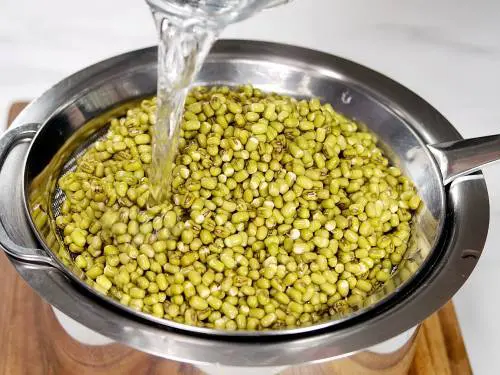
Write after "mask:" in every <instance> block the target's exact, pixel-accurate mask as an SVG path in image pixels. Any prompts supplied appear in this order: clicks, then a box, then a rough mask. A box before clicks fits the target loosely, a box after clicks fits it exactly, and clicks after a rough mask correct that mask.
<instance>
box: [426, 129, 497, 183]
mask: <svg viewBox="0 0 500 375" xmlns="http://www.w3.org/2000/svg"><path fill="white" fill-rule="evenodd" d="M428 147H429V150H431V152H432V154H433V155H434V158H435V159H436V161H437V162H438V165H439V168H440V169H441V174H442V175H443V183H444V184H445V185H447V184H449V183H450V182H451V181H453V180H454V179H456V178H457V177H460V176H463V175H466V174H470V173H472V172H475V171H478V170H479V169H481V167H484V166H485V165H487V164H491V163H493V162H495V161H498V160H500V135H490V136H487V137H479V138H472V139H464V140H460V141H452V142H444V143H440V144H436V145H430V146H428Z"/></svg>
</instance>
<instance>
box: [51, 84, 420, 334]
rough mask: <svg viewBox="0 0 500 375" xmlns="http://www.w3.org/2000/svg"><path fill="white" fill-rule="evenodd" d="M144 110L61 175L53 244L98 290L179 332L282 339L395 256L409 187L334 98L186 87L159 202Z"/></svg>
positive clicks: (334, 310) (371, 280) (149, 105)
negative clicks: (168, 180) (190, 329)
mask: <svg viewBox="0 0 500 375" xmlns="http://www.w3.org/2000/svg"><path fill="white" fill-rule="evenodd" d="M155 113H156V99H155V98H153V99H149V100H143V101H142V102H141V103H140V105H138V106H137V107H134V108H133V109H130V110H128V112H127V113H126V116H123V117H121V118H114V119H112V120H111V121H110V127H109V131H108V132H107V134H106V136H105V138H104V139H101V140H99V141H98V142H96V143H95V144H94V145H93V146H91V147H90V148H89V149H88V150H87V152H86V153H85V154H84V155H83V156H82V157H81V158H80V159H79V160H78V162H77V167H76V170H74V171H72V172H69V173H67V174H65V175H64V176H62V177H61V178H60V179H59V181H58V184H59V187H60V188H61V189H62V190H63V192H64V194H65V201H64V203H63V205H62V210H61V215H60V216H58V217H57V218H56V226H57V227H58V228H59V229H58V232H59V233H60V240H61V241H62V242H64V245H65V246H66V248H68V249H69V250H70V252H71V254H72V257H73V259H74V263H75V264H76V266H77V267H78V268H79V269H81V270H82V272H83V273H84V275H85V279H86V282H87V283H89V284H90V285H91V286H92V287H93V288H95V289H96V290H97V291H99V292H101V293H103V294H106V295H108V296H110V297H112V298H114V299H116V300H118V301H120V302H121V303H122V304H124V305H127V306H129V307H131V308H133V309H136V310H139V311H142V312H145V313H150V314H152V315H154V316H155V317H159V318H165V319H170V320H174V321H176V322H180V323H185V324H190V325H197V326H201V327H208V328H216V329H226V330H237V329H239V330H263V329H280V328H290V327H298V326H306V325H311V324H314V323H316V322H319V321H324V320H326V319H331V318H332V317H334V316H336V315H338V314H342V313H343V312H345V311H352V309H355V308H356V306H360V305H361V304H362V303H363V301H364V300H365V299H366V297H367V296H369V295H370V294H371V293H373V291H374V290H376V289H377V288H378V287H380V286H381V285H382V284H383V283H384V282H385V281H386V280H388V279H389V277H390V275H391V273H392V272H393V271H394V269H395V268H396V267H397V265H398V264H399V263H400V262H401V260H402V257H403V256H404V253H405V251H406V248H407V244H408V239H409V236H410V221H411V219H412V216H413V214H414V212H415V210H416V209H417V208H418V207H419V204H420V199H419V197H418V195H417V194H416V192H415V188H414V185H413V184H412V182H411V181H410V180H409V179H408V178H407V177H405V176H403V175H402V174H401V171H400V170H399V169H398V168H396V167H394V166H390V163H389V161H388V159H387V158H386V157H385V156H384V153H383V152H382V150H381V149H380V148H378V147H377V139H376V137H375V136H374V135H373V134H372V133H370V132H369V131H367V130H363V129H362V128H361V127H360V126H359V125H358V124H357V123H355V122H353V121H351V120H349V119H347V118H345V117H344V116H342V115H340V114H339V113H337V112H335V111H334V110H333V108H332V106H331V105H330V104H321V102H320V101H319V100H318V99H311V100H296V99H293V98H290V97H287V96H283V95H277V94H268V93H264V92H262V91H261V90H259V89H257V88H254V87H252V86H250V85H246V86H242V87H240V88H237V89H230V88H228V87H210V88H209V87H199V88H195V89H193V90H192V91H191V92H190V94H189V96H188V98H187V101H186V104H185V112H184V117H183V122H182V130H181V139H180V142H179V154H178V156H177V157H176V162H175V167H174V169H173V175H172V184H171V185H172V186H171V195H170V199H169V201H168V202H165V203H163V204H154V203H152V202H151V197H150V185H149V182H148V171H149V168H150V165H151V151H152V145H151V138H152V137H151V131H152V124H154V123H155Z"/></svg>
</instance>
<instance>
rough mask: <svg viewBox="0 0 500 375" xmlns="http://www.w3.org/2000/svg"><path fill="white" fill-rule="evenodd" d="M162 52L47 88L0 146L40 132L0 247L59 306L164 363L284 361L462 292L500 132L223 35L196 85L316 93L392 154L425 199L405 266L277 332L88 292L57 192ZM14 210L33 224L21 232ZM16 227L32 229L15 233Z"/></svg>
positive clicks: (325, 352) (382, 335)
mask: <svg viewBox="0 0 500 375" xmlns="http://www.w3.org/2000/svg"><path fill="white" fill-rule="evenodd" d="M156 57H157V56H156V50H155V49H154V48H152V49H145V50H139V51H134V52H132V53H129V54H125V55H121V56H118V57H115V58H113V59H110V60H107V61H105V62H102V63H99V64H97V65H94V66H92V67H89V68H87V69H85V70H83V71H82V72H79V73H77V74H76V75H74V76H72V77H70V78H68V79H67V80H65V81H63V82H61V83H60V84H58V85H56V86H54V87H53V88H52V89H51V90H49V91H48V92H47V93H45V94H43V95H42V96H41V97H40V98H39V99H38V100H37V101H35V102H34V103H33V104H32V105H31V106H29V107H28V108H27V109H26V110H25V111H24V112H23V113H22V114H21V115H20V116H19V117H18V119H17V120H16V122H15V124H14V128H13V129H12V130H11V131H9V132H7V133H6V134H5V135H4V136H3V137H2V138H1V139H0V157H1V158H2V159H5V158H6V157H7V155H8V153H9V151H10V150H11V149H12V145H13V144H16V143H17V142H18V141H19V140H20V139H26V138H32V141H31V143H30V147H29V150H28V151H27V156H26V158H25V161H24V164H23V166H22V176H21V177H22V181H20V184H21V186H22V191H21V193H20V196H21V198H20V199H13V200H12V202H9V201H6V202H3V203H5V205H4V207H12V208H11V210H12V212H13V214H12V218H9V217H8V216H5V215H3V216H2V215H1V213H0V218H1V224H2V225H0V245H1V246H2V247H3V248H4V249H5V250H6V252H7V254H8V255H9V256H10V257H11V259H13V262H14V263H15V266H16V269H17V270H18V272H19V273H21V274H22V275H23V277H24V278H25V279H26V280H27V281H28V283H29V284H30V285H31V286H32V287H33V288H34V289H35V290H36V291H37V292H38V293H39V294H40V295H42V296H43V297H44V298H46V299H47V300H48V301H49V302H50V303H51V304H53V305H55V306H56V307H57V308H58V309H59V310H61V311H62V312H64V313H65V314H66V315H68V316H70V317H72V318H73V319H75V320H77V321H79V322H81V323H83V324H84V325H86V326H88V327H89V328H91V329H93V330H95V331H98V332H99V333H101V334H103V335H105V336H108V337H110V338H112V339H114V340H116V341H121V342H124V343H126V344H128V345H130V346H133V347H136V348H138V349H140V350H143V351H147V352H150V353H153V354H156V355H160V356H163V357H167V358H174V359H179V360H183V361H188V362H193V361H195V362H211V363H214V362H215V363H221V364H226V365H236V366H255V365H269V366H271V365H288V364H294V363H299V362H307V361H313V360H320V359H325V358H331V357H335V356H340V355H344V354H347V353H350V352H353V351H356V350H359V349H362V348H364V347H368V346H371V345H373V344H376V343H378V342H381V341H383V340H385V339H388V338H390V337H393V336H395V335H396V334H399V333H401V332H403V331H405V330H407V329H409V328H411V327H413V326H414V325H416V324H417V323H418V322H419V321H421V320H422V319H424V318H425V317H426V316H427V315H429V314H430V313H432V312H433V311H435V310H436V309H437V308H439V307H440V306H441V305H442V304H444V303H445V302H447V300H448V299H449V298H450V297H451V296H452V295H453V294H454V293H455V292H456V291H457V290H458V289H459V288H460V287H461V286H462V285H463V283H464V282H465V280H466V278H467V277H468V275H469V274H470V273H471V272H472V269H473V268H474V266H475V264H476V262H477V260H478V258H479V256H480V254H481V251H482V248H483V245H484V241H485V238H486V232H487V229H488V196H487V191H486V187H485V183H484V180H483V177H482V175H481V174H480V173H478V174H472V175H469V176H464V175H466V174H469V173H471V172H473V171H475V170H477V169H478V168H479V166H480V165H483V164H485V163H488V162H490V161H492V160H494V159H496V158H498V157H500V155H499V154H498V150H499V149H500V141H499V140H498V137H488V138H483V139H475V140H468V141H461V140H460V136H459V135H458V133H457V132H456V131H455V130H454V128H453V127H452V126H451V125H450V124H449V123H448V122H447V121H446V119H444V118H443V117H442V116H441V115H440V114H439V113H438V112H437V111H436V110H435V109H434V108H432V107H431V106H430V105H429V104H427V103H426V102H424V101H423V100H422V99H421V98H419V97H418V96H416V95H415V94H413V93H411V92H410V91H408V90H407V89H405V88H404V87H402V86H400V85H399V84H397V83H395V82H394V81H392V80H390V79H389V78H387V77H384V76H382V75H380V74H378V73H376V72H373V71H371V70H369V69H367V68H364V67H362V66H359V65H357V64H355V63H352V62H350V61H347V60H343V59H341V58H338V57H334V56H331V55H327V54H323V53H320V52H316V51H311V50H306V49H302V48H298V47H291V46H286V45H280V44H272V43H265V42H252V41H219V42H218V43H216V45H215V47H214V48H213V49H212V51H211V53H210V55H209V56H208V58H207V60H206V62H205V65H204V66H203V68H202V70H201V72H200V73H199V75H198V81H197V84H199V85H215V84H219V85H220V84H226V85H237V84H240V83H246V82H252V84H253V85H255V86H256V87H259V88H261V89H262V90H264V91H275V92H283V93H287V94H292V95H295V96H318V97H321V98H322V99H323V100H324V101H326V102H329V103H331V104H332V106H333V107H334V108H335V109H337V110H338V111H339V112H341V113H343V114H345V115H346V116H348V117H351V118H354V119H356V120H358V121H360V122H362V123H365V124H368V125H369V128H370V129H371V130H372V131H373V132H375V133H376V134H377V135H378V137H379V139H380V141H381V143H382V144H383V145H385V146H386V147H387V148H388V149H390V150H391V151H392V153H393V155H395V158H394V161H395V163H396V164H398V165H399V166H400V167H401V168H402V169H403V170H404V171H405V173H406V174H407V175H408V176H409V177H410V178H411V179H412V180H413V181H414V183H415V185H416V187H417V190H418V192H419V195H420V196H421V197H422V199H423V202H424V205H425V207H424V209H422V210H421V212H419V214H418V215H417V218H416V220H415V223H414V226H413V234H412V239H413V242H412V243H413V245H412V246H411V250H410V251H409V253H408V254H407V255H406V263H405V264H406V265H407V267H401V269H400V270H399V272H398V273H396V274H395V275H394V277H393V278H392V279H391V280H390V282H388V283H387V284H386V285H385V287H384V288H383V289H381V291H380V293H379V294H377V295H376V296H375V298H373V300H372V301H370V302H371V303H370V304H367V305H366V306H363V308H361V309H360V310H358V311H357V312H356V313H354V314H352V315H349V316H347V317H342V318H341V319H337V320H332V321H328V322H324V323H321V324H316V325H312V326H309V327H302V328H297V329H289V330H276V331H259V332H248V331H235V332H228V331H219V330H214V329H207V328H200V327H193V326H188V325H184V324H179V323H175V322H171V321H168V320H163V319H157V318H154V317H153V316H150V315H146V314H143V313H138V312H136V311H134V310H131V309H129V308H127V307H125V306H122V305H120V304H119V303H118V302H116V301H114V300H111V299H110V298H108V297H105V296H102V295H99V294H98V293H97V292H95V291H94V290H93V289H91V288H90V287H88V285H87V284H85V283H84V282H83V281H82V279H81V274H78V272H77V271H76V270H74V269H73V268H72V267H71V257H69V256H68V254H67V252H66V250H65V249H64V247H61V246H60V243H59V241H58V240H57V236H56V235H55V234H54V230H53V228H52V225H51V223H52V222H53V220H54V218H55V216H57V214H58V213H59V212H60V207H61V204H62V201H63V199H64V197H63V195H62V192H61V191H59V189H57V188H56V185H55V184H56V181H57V179H58V178H59V177H60V176H61V173H62V174H64V173H67V172H68V171H70V170H72V169H74V167H75V160H76V158H77V157H78V156H80V155H81V154H82V153H83V152H84V151H85V150H86V149H87V148H88V147H89V146H90V145H91V144H92V143H93V142H95V141H96V140H97V139H98V138H99V137H101V136H102V135H103V133H104V132H105V131H106V129H104V128H102V127H103V126H104V125H105V123H106V118H109V117H111V116H113V115H116V114H122V113H124V112H125V110H124V107H123V105H124V103H126V104H125V107H126V106H127V105H133V102H134V101H135V102H137V100H138V99H140V98H143V97H146V96H151V95H153V94H154V93H155V90H156ZM39 124H41V125H39ZM84 125H85V126H84ZM457 140H458V143H440V142H446V141H457ZM429 144H431V145H432V144H433V146H428V145H429ZM471 156H474V158H471ZM18 174H19V171H18ZM460 176H464V177H460ZM451 180H454V182H453V184H451V185H450V184H449V182H450V181H451ZM2 181H3V180H0V189H4V190H5V191H9V190H8V189H13V187H12V186H10V185H9V186H5V187H2V186H3V185H2ZM465 197H466V199H465ZM2 208H3V207H0V209H2ZM37 209H43V210H47V212H48V213H49V216H50V218H51V220H48V221H47V223H46V224H45V225H42V226H40V225H38V226H37V225H36V224H37V223H38V221H37V218H38V217H37V214H36V210H37ZM0 211H1V210H0ZM19 215H21V216H22V217H24V218H26V219H27V223H28V225H26V223H24V224H22V223H21V224H20V222H19V220H17V219H16V218H17V217H18V216H19ZM464 228H467V230H465V229H464ZM19 232H22V233H24V234H23V235H20V234H17V235H13V233H19ZM10 236H12V237H13V238H16V239H23V238H25V237H26V238H27V240H26V243H30V244H31V245H29V246H19V245H16V244H14V242H13V241H12V240H10V239H9V237H10ZM30 241H31V242H30ZM54 254H57V255H58V256H59V258H56V257H55V256H54ZM60 259H63V260H62V261H61V260H60Z"/></svg>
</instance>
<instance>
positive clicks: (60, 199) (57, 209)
mask: <svg viewBox="0 0 500 375" xmlns="http://www.w3.org/2000/svg"><path fill="white" fill-rule="evenodd" d="M108 129H109V126H104V127H102V128H101V129H99V130H98V131H96V132H95V133H93V134H92V135H90V136H89V137H88V138H87V139H86V140H85V141H84V142H82V143H80V144H79V145H78V146H77V148H76V149H75V151H73V153H72V154H71V156H70V157H69V158H68V159H67V160H66V162H65V163H64V165H63V167H62V168H61V172H60V173H59V176H57V180H59V179H60V178H61V177H62V176H64V175H66V174H67V173H69V172H74V171H75V169H76V166H77V160H78V159H79V158H80V157H82V156H83V154H84V153H85V152H86V151H87V149H88V148H89V147H91V146H92V145H93V144H94V143H95V142H97V141H99V140H102V139H104V137H105V136H106V133H107V131H108ZM65 199H66V196H65V194H64V192H63V191H62V190H61V189H60V188H59V186H58V185H57V184H56V187H55V189H54V193H53V195H52V203H51V208H52V214H53V215H54V216H53V217H54V218H55V217H58V216H59V215H60V214H61V206H62V204H63V203H64V200H65ZM59 234H60V233H59Z"/></svg>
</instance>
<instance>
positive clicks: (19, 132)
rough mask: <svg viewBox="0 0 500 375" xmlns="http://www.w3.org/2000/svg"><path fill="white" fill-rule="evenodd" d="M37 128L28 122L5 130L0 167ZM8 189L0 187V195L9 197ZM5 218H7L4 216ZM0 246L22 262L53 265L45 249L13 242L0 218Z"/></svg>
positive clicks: (38, 125)
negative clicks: (14, 149)
mask: <svg viewBox="0 0 500 375" xmlns="http://www.w3.org/2000/svg"><path fill="white" fill-rule="evenodd" d="M38 129H40V124H30V123H28V124H24V125H22V126H18V127H16V128H13V129H11V130H9V131H7V132H6V133H5V134H4V135H3V136H2V137H1V138H0V168H1V166H2V163H3V162H4V160H5V158H6V156H7V154H8V153H9V152H10V150H11V149H12V148H13V147H15V146H16V145H17V144H18V143H20V142H23V141H26V140H31V139H32V138H33V137H34V136H35V134H36V132H37V131H38ZM10 191H11V189H5V190H3V189H2V190H0V195H2V196H6V197H10V196H11V194H10ZM6 220H9V219H8V218H6ZM0 246H1V247H2V248H3V249H5V251H6V253H7V254H9V255H10V256H12V257H14V258H17V259H20V260H22V261H24V262H28V263H39V264H44V265H50V266H55V262H54V260H53V259H52V257H51V256H50V255H49V254H47V252H46V251H45V250H41V249H37V248H36V247H34V248H26V247H22V246H19V245H17V244H16V243H14V242H13V241H12V240H11V239H10V237H9V234H8V233H7V232H6V230H5V228H4V225H3V223H2V220H0Z"/></svg>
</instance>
